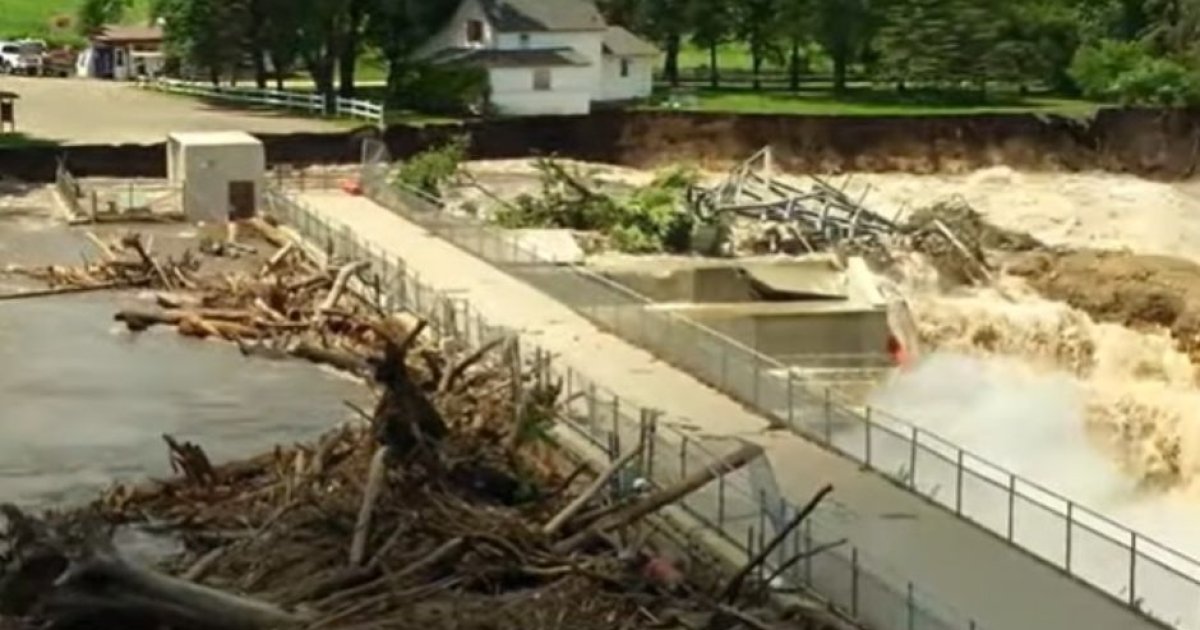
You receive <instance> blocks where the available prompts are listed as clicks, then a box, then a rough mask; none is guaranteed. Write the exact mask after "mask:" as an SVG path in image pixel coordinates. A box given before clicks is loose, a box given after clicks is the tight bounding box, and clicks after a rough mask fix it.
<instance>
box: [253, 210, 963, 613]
mask: <svg viewBox="0 0 1200 630" xmlns="http://www.w3.org/2000/svg"><path fill="white" fill-rule="evenodd" d="M265 200H266V205H267V209H268V212H269V213H271V214H272V215H273V216H274V217H275V218H277V219H279V220H280V221H282V222H283V223H285V224H287V225H290V226H292V227H293V228H294V229H296V230H297V231H298V232H299V233H300V234H301V235H302V236H304V237H305V238H306V239H307V240H309V241H310V242H311V243H313V244H314V245H315V246H317V247H319V248H321V249H322V250H324V251H325V252H327V253H329V254H330V255H332V256H334V257H337V258H342V259H346V260H355V261H366V262H368V263H369V268H368V270H367V271H366V272H365V273H367V274H369V275H370V276H371V278H370V281H369V282H368V283H367V284H368V285H369V286H372V287H380V291H381V294H382V295H383V296H384V298H385V304H386V305H387V306H389V307H392V308H401V309H405V310H409V311H412V312H414V313H417V314H419V315H421V316H423V317H425V318H426V319H427V320H428V321H429V322H430V326H431V328H432V329H433V330H434V331H435V332H437V333H439V334H441V335H446V336H450V337H453V338H456V339H458V340H459V341H461V342H462V343H463V344H464V345H466V346H468V347H473V348H479V347H482V346H483V345H484V344H485V343H487V342H488V341H490V340H493V339H496V338H498V337H509V336H513V335H515V334H516V333H515V332H514V331H511V330H508V329H505V328H503V327H500V326H493V325H490V324H489V323H488V322H487V320H486V319H485V318H484V317H483V316H482V315H481V314H480V313H479V312H478V311H477V310H476V309H474V308H473V307H472V306H471V304H470V303H468V302H467V301H465V300H463V299H461V298H457V297H452V296H448V295H446V294H443V293H439V292H438V291H436V290H434V289H433V288H431V287H429V286H427V285H425V284H424V283H422V282H421V279H420V276H419V274H417V273H416V272H414V271H411V270H409V269H407V268H406V266H405V264H404V261H403V260H402V259H401V258H398V257H396V256H395V255H393V254H390V253H388V252H385V251H383V250H382V249H381V248H379V247H377V246H373V245H372V244H371V243H370V242H369V241H368V240H366V239H363V238H362V237H360V236H359V235H357V234H354V233H352V232H351V231H349V230H347V229H344V228H342V229H338V228H337V227H335V226H334V225H332V224H330V223H329V222H327V221H326V220H325V219H323V218H322V216H321V215H320V214H319V213H317V212H314V211H313V210H312V209H311V208H309V207H307V206H306V205H305V204H304V203H303V202H301V201H299V200H297V199H295V198H293V197H291V196H289V195H288V194H287V193H285V192H283V191H281V190H279V189H278V188H272V189H270V190H268V191H267V194H266V195H265ZM522 350H523V351H525V352H526V353H528V352H533V353H535V354H536V355H537V356H538V357H539V361H538V363H540V364H542V365H545V366H548V369H549V370H551V371H552V372H553V373H554V374H555V375H556V376H557V378H559V379H561V381H562V383H563V394H562V396H563V398H562V400H563V401H566V414H565V415H566V418H565V420H566V425H567V426H568V427H569V428H570V429H572V430H573V431H575V432H576V433H577V434H578V435H579V436H581V437H582V438H583V439H585V440H587V441H588V442H590V443H591V444H592V445H593V446H595V447H597V448H599V449H601V450H603V451H605V452H607V453H608V454H609V457H610V461H612V460H615V459H616V458H617V457H618V456H619V454H620V453H622V452H624V451H626V450H628V448H631V447H632V445H634V444H637V443H641V444H643V449H642V454H641V456H640V457H639V459H638V461H637V462H636V463H637V469H636V472H635V474H636V475H639V476H641V477H642V478H644V479H646V480H647V481H649V482H650V483H652V484H654V485H656V486H660V487H661V486H667V485H670V484H672V483H674V482H676V481H678V480H680V479H682V478H683V477H684V476H686V475H688V474H689V472H690V471H695V470H698V469H700V468H703V467H708V468H712V467H715V466H717V465H718V464H717V460H718V455H719V454H720V453H721V452H722V451H725V450H727V449H731V448H733V447H736V446H737V444H738V443H739V442H738V441H737V440H731V439H719V438H697V437H695V436H691V435H688V434H685V433H682V432H680V431H678V430H676V429H674V428H672V427H671V426H670V425H669V424H668V422H663V421H662V420H668V421H669V420H673V419H672V418H669V417H666V416H665V415H664V414H663V413H662V412H661V411H659V410H654V409H648V408H643V407H639V406H638V405H636V404H634V403H633V402H632V401H629V400H627V399H623V398H621V397H620V396H618V395H617V394H615V393H614V392H612V391H610V390H608V389H606V388H604V387H603V386H601V385H599V384H597V383H594V382H591V381H590V380H588V379H587V377H586V376H585V375H583V374H582V373H580V372H578V371H576V370H574V369H572V368H571V367H570V366H563V365H557V364H555V363H553V362H552V361H551V360H550V356H551V355H550V353H549V352H543V351H542V350H541V349H539V348H538V347H537V346H536V345H531V344H529V343H527V340H522ZM769 468H770V466H769V464H768V463H767V462H766V461H765V459H764V458H759V460H758V461H756V462H754V463H752V464H751V465H750V466H748V467H746V468H742V469H739V470H737V471H734V472H730V473H727V474H724V475H721V476H719V477H718V478H717V479H715V480H714V481H712V482H711V483H709V484H707V485H706V486H704V487H703V488H701V489H699V490H698V491H696V492H694V493H692V494H690V495H688V497H687V498H686V499H685V500H684V501H682V502H681V504H680V506H681V507H682V508H683V509H684V510H686V511H687V513H688V514H690V515H691V516H692V517H693V518H695V519H696V520H697V521H700V522H701V523H703V524H704V525H705V526H707V527H708V528H710V529H711V530H712V531H713V532H715V533H717V534H719V535H720V536H721V537H722V538H723V539H724V540H725V541H726V542H727V543H729V544H731V545H733V546H734V547H735V548H736V549H738V550H739V551H740V552H741V553H743V554H745V556H746V557H747V558H749V557H750V556H751V555H753V554H755V553H756V552H757V551H758V550H759V549H762V548H763V545H764V542H765V541H767V540H770V539H771V538H773V536H774V535H775V532H776V531H778V529H777V528H778V526H779V524H780V523H783V522H785V521H786V520H788V519H790V518H792V517H793V516H794V515H795V514H796V513H797V509H798V508H797V506H795V505H793V504H791V503H789V502H788V501H786V500H784V499H782V498H781V497H779V496H778V489H777V488H766V487H763V484H762V480H763V479H773V478H774V477H773V474H772V473H771V472H770V470H769ZM764 469H765V470H764ZM832 509H833V508H830V507H827V506H822V507H819V508H818V509H817V510H816V511H815V512H814V513H813V515H812V516H810V517H809V519H808V520H807V521H806V524H805V526H803V527H802V528H799V529H797V530H795V531H794V532H793V534H792V536H791V537H790V539H789V540H788V541H787V542H786V544H784V545H783V546H782V547H781V548H780V549H779V550H778V553H776V554H775V555H774V556H773V557H772V558H770V559H769V560H768V562H767V563H766V564H765V566H764V568H763V569H762V571H761V572H760V573H759V576H760V577H763V578H765V577H767V576H770V575H772V574H774V573H775V572H776V571H778V572H779V576H778V578H779V580H780V581H781V582H782V586H783V587H786V588H796V587H805V588H807V589H808V590H809V591H810V592H813V593H816V594H819V595H821V596H823V597H825V598H826V599H827V600H828V603H829V605H830V606H832V607H834V608H836V609H838V610H840V611H842V612H844V613H846V614H849V615H851V616H853V617H856V618H858V619H861V620H862V621H863V622H864V623H865V624H866V625H867V626H868V627H870V628H874V629H876V630H968V629H974V628H975V627H976V626H975V624H974V623H973V622H972V621H970V620H969V619H967V618H966V617H965V616H963V615H961V614H960V613H958V612H957V611H954V610H953V609H951V608H949V607H946V606H942V605H939V604H938V603H936V602H935V601H934V600H933V599H932V598H931V597H930V596H928V595H927V594H926V593H924V592H923V591H921V590H920V589H919V588H917V587H916V586H915V585H914V584H913V583H912V582H910V581H906V580H905V579H904V578H902V577H900V576H899V575H897V574H895V573H893V572H891V571H890V570H888V569H886V568H884V567H883V566H882V565H881V564H880V563H879V562H877V561H876V560H875V559H874V558H872V557H871V556H870V555H869V554H867V553H864V552H861V551H860V550H858V549H857V548H855V547H853V546H852V545H846V544H838V543H839V542H840V541H841V540H842V539H843V536H842V535H841V533H840V530H839V527H838V525H837V523H838V520H837V517H836V515H834V514H833V513H832ZM826 548H827V549H826ZM822 549H825V550H824V551H819V550H822ZM807 552H814V553H812V555H810V556H808V557H806V558H805V559H804V560H802V561H801V562H799V563H796V564H795V565H794V566H792V567H790V568H786V569H784V568H783V564H784V562H785V561H786V560H787V559H789V558H792V557H795V556H797V555H798V554H800V553H807ZM776 584H777V586H778V585H779V584H780V582H776Z"/></svg>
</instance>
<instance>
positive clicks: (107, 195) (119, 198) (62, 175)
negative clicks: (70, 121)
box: [54, 161, 183, 220]
mask: <svg viewBox="0 0 1200 630" xmlns="http://www.w3.org/2000/svg"><path fill="white" fill-rule="evenodd" d="M54 181H55V186H56V187H57V188H58V192H59V194H60V195H61V197H62V199H63V201H64V202H65V203H66V204H67V209H68V210H69V211H70V212H71V215H72V216H73V217H75V218H76V219H82V220H88V219H96V218H97V217H100V216H103V217H118V216H120V215H125V216H126V217H129V216H132V215H137V216H139V217H140V218H146V217H150V216H157V217H160V218H163V219H167V218H172V217H178V216H179V215H180V214H181V213H182V212H183V206H182V187H181V186H179V185H177V184H171V183H166V182H163V181H160V180H149V179H148V180H132V179H129V180H87V181H86V183H85V182H84V181H81V180H79V179H78V178H76V177H75V176H74V175H73V174H72V173H71V171H70V170H68V169H67V166H66V164H65V163H64V162H62V161H59V163H58V167H57V169H56V171H55V177H54Z"/></svg>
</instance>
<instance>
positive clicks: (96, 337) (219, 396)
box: [0, 209, 365, 507]
mask: <svg viewBox="0 0 1200 630" xmlns="http://www.w3.org/2000/svg"><path fill="white" fill-rule="evenodd" d="M170 229H173V230H175V231H176V232H177V231H178V229H179V228H170ZM81 251H86V242H85V241H84V240H83V238H82V235H81V233H79V232H77V231H75V230H72V229H68V228H65V227H62V226H60V225H57V224H55V223H54V222H52V221H50V220H48V219H47V218H45V217H41V218H39V217H36V216H34V217H31V216H27V215H24V214H23V213H17V214H14V213H12V212H8V213H7V214H6V213H5V212H4V210H3V209H0V265H3V264H6V263H12V262H20V263H24V264H47V263H55V262H57V263H68V264H69V263H73V262H78V261H79V255H80V252H81ZM6 284H7V286H0V293H7V292H9V291H11V290H12V288H13V286H12V285H11V283H9V282H8V281H4V280H0V285H6ZM133 299H134V296H131V295H114V294H93V295H80V296H73V297H58V298H48V299H33V300H24V301H8V302H2V301H0V502H6V501H7V502H15V503H18V504H21V505H25V506H31V507H45V506H49V505H52V504H59V503H63V502H76V501H86V500H88V499H89V498H91V497H92V496H93V493H94V492H95V491H96V490H97V489H101V488H103V487H105V486H107V485H109V484H111V483H112V482H113V481H114V480H117V479H136V478H140V477H144V476H146V475H164V474H167V473H168V472H169V464H168V459H167V452H166V447H165V444H164V443H163V440H162V435H163V434H164V433H169V434H172V435H174V436H176V437H178V438H181V439H187V440H190V441H194V442H197V443H199V444H201V445H202V446H203V447H204V448H205V449H206V450H207V451H208V453H209V455H210V457H211V458H212V459H213V460H214V461H220V460H224V459H227V458H232V457H239V456H245V455H251V454H253V453H256V452H259V451H262V450H264V449H267V448H270V447H271V446H272V445H274V444H276V443H281V442H282V443H289V442H294V441H300V440H306V439H310V438H312V437H314V436H315V435H317V434H319V433H320V432H321V431H322V430H324V429H325V428H327V427H329V426H331V425H332V424H333V423H336V422H338V421H339V420H342V419H344V418H345V417H346V412H345V407H344V406H343V404H342V401H343V400H344V399H351V400H356V401H359V402H361V401H362V399H363V398H364V397H365V392H364V388H363V387H362V386H361V385H359V384H358V383H356V382H353V381H351V380H349V379H346V378H345V377H342V376H339V375H336V374H332V373H329V372H326V371H324V370H321V369H318V368H316V367H314V366H311V365H308V364H305V363H300V362H268V361H263V360H248V359H244V358H243V357H242V356H241V355H240V354H239V353H238V352H237V349H236V348H235V347H233V346H230V345H227V344H223V343H220V342H205V341H196V340H190V339H185V338H182V337H179V336H178V335H176V334H175V333H174V332H173V331H171V330H167V329H163V330H155V331H150V332H147V333H141V334H139V335H133V334H130V333H128V332H126V331H124V329H123V326H119V325H117V324H116V323H115V322H113V321H112V315H113V313H114V312H116V310H117V309H118V308H120V307H121V305H122V304H126V303H129V302H131V301H132V300H133Z"/></svg>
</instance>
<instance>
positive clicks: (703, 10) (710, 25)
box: [688, 0, 735, 88]
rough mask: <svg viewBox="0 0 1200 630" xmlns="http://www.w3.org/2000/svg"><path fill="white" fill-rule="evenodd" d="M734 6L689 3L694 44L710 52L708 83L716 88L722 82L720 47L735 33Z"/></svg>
mask: <svg viewBox="0 0 1200 630" xmlns="http://www.w3.org/2000/svg"><path fill="white" fill-rule="evenodd" d="M733 6H734V5H733V4H732V3H731V2H730V1H729V0H690V2H689V3H688V23H689V24H690V25H691V28H692V42H693V43H694V44H696V45H697V46H700V47H703V48H705V49H707V50H708V82H709V85H710V86H712V87H714V88H715V87H718V86H719V85H720V82H721V71H720V67H719V65H720V64H719V59H720V55H719V49H720V46H721V44H722V43H724V42H726V41H727V40H728V39H729V38H730V37H731V36H732V35H733V32H734V31H733V21H734V17H735V15H734V13H733V10H732V9H733Z"/></svg>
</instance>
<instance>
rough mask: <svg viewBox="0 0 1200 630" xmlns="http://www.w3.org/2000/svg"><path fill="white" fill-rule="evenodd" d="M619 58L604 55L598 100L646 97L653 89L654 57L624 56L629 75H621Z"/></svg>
mask: <svg viewBox="0 0 1200 630" xmlns="http://www.w3.org/2000/svg"><path fill="white" fill-rule="evenodd" d="M621 59H622V57H614V56H612V55H604V63H603V71H602V75H603V77H602V80H601V83H600V86H601V90H600V95H599V96H598V97H597V99H598V100H605V101H630V100H635V99H642V98H647V97H649V96H650V93H651V92H652V91H654V62H655V59H654V57H624V59H625V60H627V61H628V63H629V75H628V76H624V77H623V76H621Z"/></svg>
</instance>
